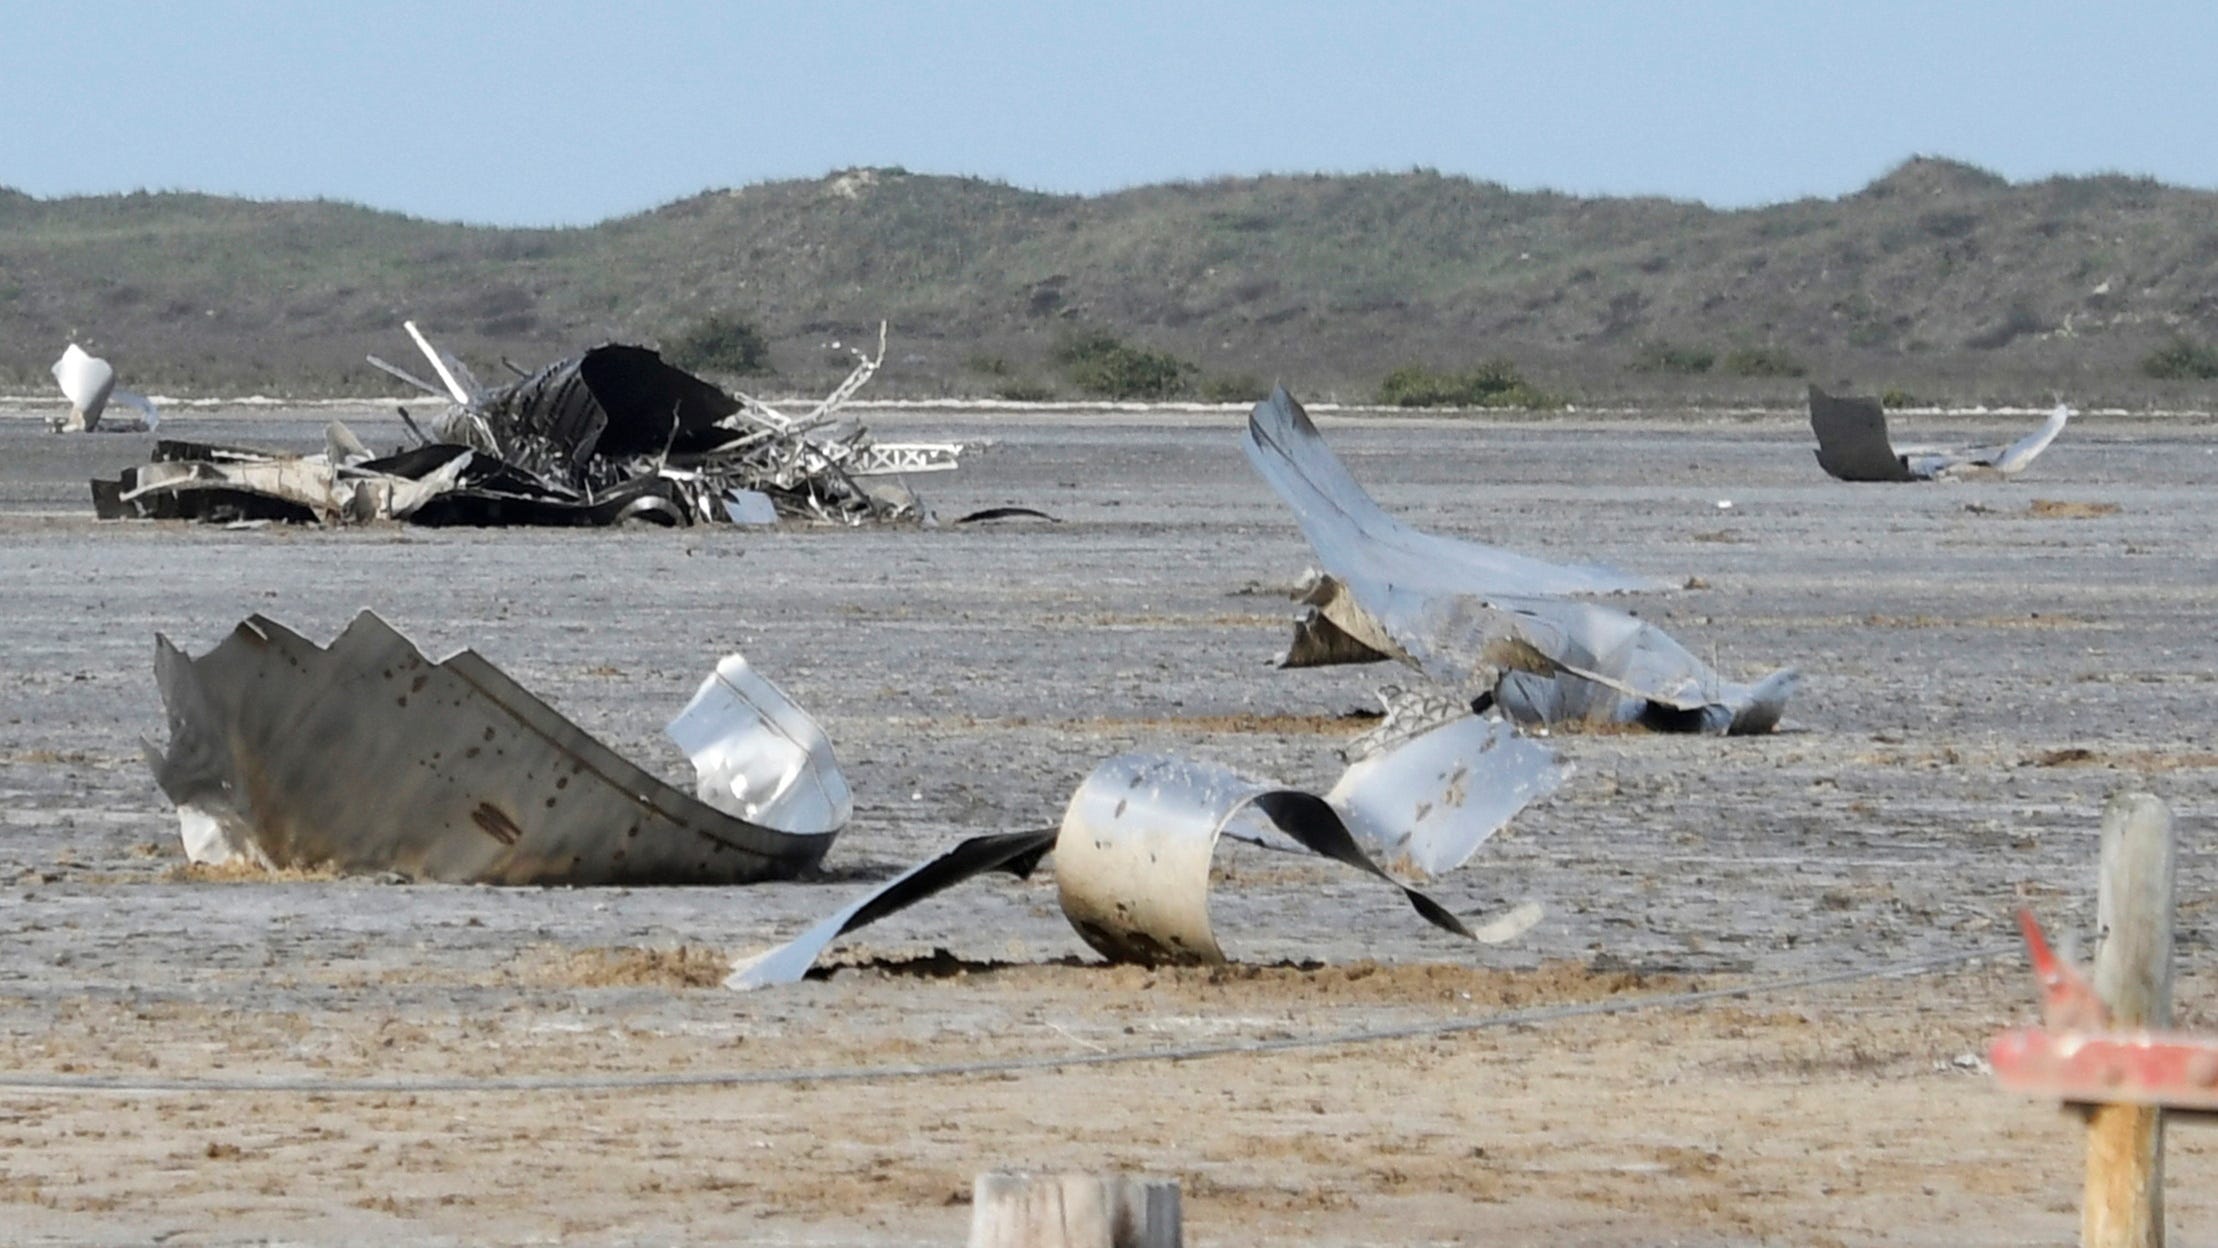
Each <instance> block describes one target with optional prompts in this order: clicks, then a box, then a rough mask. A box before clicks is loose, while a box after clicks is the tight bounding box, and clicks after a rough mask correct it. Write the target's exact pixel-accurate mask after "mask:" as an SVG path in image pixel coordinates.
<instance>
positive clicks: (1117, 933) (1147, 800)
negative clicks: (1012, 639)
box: [725, 714, 1568, 989]
mask: <svg viewBox="0 0 2218 1248" xmlns="http://www.w3.org/2000/svg"><path fill="white" fill-rule="evenodd" d="M1566 774H1568V769H1567V768H1565V767H1563V766H1562V765H1560V764H1558V763H1557V761H1556V759H1555V756H1554V754H1553V752H1552V751H1549V750H1548V749H1547V748H1546V747H1545V746H1541V745H1539V744H1538V743H1535V742H1531V741H1526V740H1523V739H1522V738H1518V737H1516V736H1515V734H1514V733H1512V732H1511V731H1510V730H1509V728H1508V726H1507V725H1506V724H1503V723H1502V722H1501V721H1500V720H1496V719H1480V718H1477V717H1473V716H1470V715H1468V714H1466V715H1464V716H1463V717H1462V718H1460V719H1458V720H1456V721H1453V722H1451V723H1448V724H1446V725H1442V726H1440V727H1437V728H1434V729H1432V730H1430V731H1427V732H1424V733H1420V734H1418V735H1417V736H1415V737H1412V738H1410V739H1408V740H1407V741H1404V742H1403V743H1401V744H1399V745H1396V746H1393V747H1390V748H1388V749H1385V750H1383V751H1381V752H1379V753H1376V754H1374V755H1372V756H1371V757H1369V758H1367V759H1364V760H1362V761H1360V762H1358V763H1357V764H1356V765H1355V766H1353V767H1351V768H1350V769H1349V770H1348V772H1347V773H1346V774H1345V775H1343V776H1342V778H1341V781H1340V783H1338V784H1336V785H1335V786H1334V787H1333V789H1332V791H1331V792H1330V793H1328V794H1327V795H1325V796H1323V797H1319V796H1317V795H1316V794H1313V793H1308V792H1305V791H1303V790H1300V789H1290V788H1284V787H1281V786H1277V785H1272V784H1267V783H1263V782H1260V781H1257V780H1253V779H1250V778H1248V777H1245V776H1242V775H1240V774H1238V773H1236V772H1233V771H1230V770H1228V769H1226V768H1223V767H1220V766H1217V765H1215V764H1212V763H1206V762H1196V761H1193V760H1190V759H1185V758H1179V757H1174V756H1171V755H1166V754H1125V755H1120V756H1118V757H1116V758H1112V759H1110V760H1108V761H1107V762H1104V763H1102V764H1101V765H1100V766H1098V767H1096V768H1095V769H1094V771H1093V772H1092V773H1091V774H1089V775H1088V776H1087V777H1086V779H1085V781H1084V782H1083V783H1081V784H1080V785H1079V787H1078V791H1077V792H1076V793H1074V794H1073V795H1072V797H1071V800H1070V804H1069V806H1068V807H1067V808H1066V809H1065V810H1064V813H1063V821H1062V824H1061V826H1060V827H1059V828H1054V829H1046V830H1042V831H1037V832H1021V833H1001V834H996V835H993V836H983V837H972V838H970V839H968V840H965V841H962V842H960V843H958V844H957V845H956V846H954V847H953V848H952V849H950V850H948V851H946V852H945V853H943V854H941V855H939V856H937V857H934V858H932V859H929V860H927V861H926V862H923V863H920V864H918V865H917V866H915V867H912V868H910V869H909V870H908V871H905V872H903V873H902V874H901V875H899V876H897V877H895V878H894V879H893V880H891V881H888V882H887V883H885V884H883V885H880V886H879V887H878V888H875V889H872V890H870V891H868V892H866V893H864V894H863V895H861V896H860V897H857V898H856V899H855V900H853V901H851V902H850V903H848V904H847V905H846V906H844V907H842V908H840V909H839V910H838V911H835V912H834V913H833V914H831V915H829V916H827V917H826V918H824V919H823V920H821V921H819V922H818V923H816V924H815V925H813V926H811V927H810V928H809V929H808V930H807V931H805V932H803V933H802V934H801V935H799V936H797V937H795V938H794V939H793V940H791V941H789V942H787V943H786V944H784V945H781V946H779V947H777V948H775V949H772V950H770V951H768V952H766V953H763V954H759V955H756V956H754V957H751V958H747V959H743V960H741V961H740V962H738V963H736V964H735V965H734V967H733V972H732V975H731V977H730V978H729V979H727V980H726V981H725V983H726V986H728V987H731V988H739V989H746V988H761V987H767V986H771V985H776V984H785V983H792V982H794V981H796V980H799V979H800V978H801V977H802V976H804V975H805V974H807V972H808V970H809V968H810V967H811V966H812V965H814V964H815V962H816V960H817V958H818V957H819V956H821V955H822V954H823V952H824V950H825V949H827V948H829V947H830V945H831V944H832V942H833V941H835V940H837V939H838V938H839V937H840V936H842V935H844V934H845V933H847V932H850V931H853V930H855V929H856V928H859V927H862V926H864V925H865V924H868V923H871V922H874V921H876V920H878V919H880V918H883V917H885V916H886V915H889V914H892V913H895V912H896V911H899V910H901V909H903V908H905V907H907V906H909V905H913V904H915V903H916V902H918V901H922V900H924V899H925V898H927V897H930V896H932V895H933V894H935V893H938V892H940V891H942V890H944V889H946V888H949V887H952V886H954V885H956V884H959V883H961V882H963V881H964V880H967V879H970V878H972V877H973V876H976V875H979V874H983V873H985V872H988V871H994V870H1008V871H1014V872H1015V873H1017V874H1019V875H1026V874H1029V873H1030V871H1031V870H1032V867H1033V866H1034V865H1035V864H1036V863H1037V862H1038V861H1039V860H1040V858H1041V857H1042V856H1043V855H1045V854H1047V853H1048V852H1050V851H1052V852H1053V853H1054V855H1055V882H1056V891H1057V895H1058V898H1059V901H1060V904H1061V906H1062V910H1063V915H1064V917H1065V918H1066V919H1068V920H1069V922H1070V924H1071V926H1072V928H1073V929H1075V930H1076V931H1077V932H1078V934H1079V936H1080V937H1081V938H1082V939H1083V940H1085V942H1086V943H1087V944H1089V945H1091V946H1093V948H1094V949H1096V950H1097V951H1099V952H1100V953H1101V954H1103V955H1104V956H1105V957H1108V958H1109V959H1111V960H1112V961H1120V962H1140V963H1146V964H1158V963H1179V962H1192V963H1214V962H1223V961H1226V960H1227V958H1226V954H1225V952H1224V948H1223V946H1222V945H1221V944H1220V943H1219V941H1218V939H1217V935H1216V932H1215V930H1214V928H1213V926H1212V925H1211V923H1210V919H1209V885H1210V874H1211V873H1210V867H1211V864H1212V862H1213V861H1214V859H1215V857H1216V850H1217V845H1218V843H1219V841H1220V840H1221V839H1223V838H1224V837H1227V836H1230V837H1233V838H1235V839H1240V840H1248V841H1253V842H1256V843H1258V844H1262V845H1265V846H1267V847H1273V848H1286V847H1288V846H1289V844H1290V845H1291V846H1292V847H1295V848H1297V849H1298V850H1300V851H1305V852H1308V853H1314V854H1318V855H1321V856H1323V857H1326V858H1330V859H1332V860H1334V861H1336V862H1340V863H1343V864H1345V865H1347V866H1350V867H1353V868H1355V869H1356V870H1358V871H1362V872H1364V873H1366V874H1368V875H1370V876H1373V877H1374V878H1376V879H1378V880H1380V881H1381V882H1382V883H1384V884H1385V885H1387V886H1389V887H1392V888H1395V889H1398V890H1400V891H1401V892H1402V894H1403V896H1404V897H1405V898H1406V899H1407V900H1408V902H1409V904H1410V907H1411V908H1412V909H1414V910H1415V911H1417V913H1418V914H1419V915H1420V916H1421V917H1423V918H1424V919H1425V921H1426V922H1428V923H1431V924H1432V925H1434V926H1435V927H1438V928H1440V929H1442V930H1444V931H1447V932H1451V933H1454V934H1455V935H1458V936H1462V937H1464V938H1466V939H1469V940H1476V941H1482V942H1486V943H1490V944H1499V943H1503V942H1506V941H1510V940H1514V939H1516V938H1517V937H1518V936H1520V935H1522V934H1523V933H1524V932H1526V931H1527V930H1529V929H1530V928H1531V927H1532V925H1533V924H1534V923H1536V922H1538V921H1539V919H1540V907H1539V906H1538V905H1537V904H1535V903H1530V902H1528V903H1524V904H1521V905H1519V906H1517V907H1514V908H1513V909H1511V910H1510V911H1509V912H1508V913H1506V914H1504V915H1501V916H1499V917H1497V918H1495V919H1493V920H1492V921H1490V922H1487V923H1484V924H1482V925H1479V926H1477V927H1473V926H1470V925H1468V924H1466V923H1465V922H1464V921H1463V920H1462V919H1461V918H1459V917H1457V916H1456V915H1455V914H1454V913H1452V912H1451V911H1449V910H1448V909H1447V908H1446V907H1445V906H1442V905H1441V904H1440V903H1439V902H1437V901H1435V900H1434V899H1433V898H1431V897H1430V896H1428V895H1426V894H1425V893H1423V892H1421V891H1419V890H1417V889H1416V888H1413V887H1411V886H1409V885H1407V884H1405V883H1403V882H1402V881H1401V880H1400V879H1398V878H1396V876H1395V875H1394V874H1392V873H1391V872H1389V870H1388V869H1387V867H1386V866H1384V865H1381V860H1382V859H1386V860H1388V861H1389V863H1390V864H1392V865H1397V866H1400V867H1403V868H1405V869H1416V868H1422V867H1426V866H1427V865H1428V864H1429V866H1430V867H1431V868H1434V869H1438V870H1446V869H1449V868H1451V867H1453V866H1455V865H1458V864H1461V863H1462V862H1463V861H1465V860H1466V859H1468V858H1469V857H1470V855H1471V854H1472V853H1473V852H1474V851H1475V850H1477V848H1478V847H1479V846H1480V845H1481V844H1483V843H1484V842H1485V841H1486V839H1487V838H1488V837H1490V836H1492V835H1493V834H1494V832H1495V831H1497V830H1498V829H1499V828H1501V827H1502V826H1503V825H1504V824H1505V823H1507V822H1508V821H1509V819H1510V817H1511V816H1513V815H1515V814H1516V813H1517V811H1518V810H1521V809H1523V808H1524V806H1525V805H1527V804H1528V803H1529V802H1531V801H1533V800H1534V799H1536V798H1538V797H1540V796H1542V795H1544V794H1546V793H1548V792H1551V791H1553V790H1554V788H1555V787H1556V786H1557V785H1558V784H1560V783H1561V782H1562V780H1563V778H1564V777H1565V775H1566Z"/></svg>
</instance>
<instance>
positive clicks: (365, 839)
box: [148, 611, 844, 885]
mask: <svg viewBox="0 0 2218 1248" xmlns="http://www.w3.org/2000/svg"><path fill="white" fill-rule="evenodd" d="M155 672H156V676H157V679H158V681H159V683H160V686H161V692H162V701H163V703H164V705H165V706H166V707H167V709H168V714H169V728H170V739H169V744H168V747H167V748H166V749H162V748H157V747H155V746H153V745H151V744H150V745H149V746H148V756H149V760H150V761H151V762H152V763H153V765H154V773H155V779H156V781H157V782H158V783H159V784H160V785H161V788H162V791H163V792H164V793H166V794H167V795H168V796H169V798H170V800H171V801H172V802H174V803H176V805H177V807H178V811H179V816H180V823H181V831H182V832H183V833H184V834H185V835H186V836H187V838H188V845H190V844H192V843H195V842H197V843H199V844H202V845H206V846H210V847H212V848H211V850H210V851H209V852H210V853H211V855H213V854H214V853H216V852H218V851H221V852H225V853H241V854H244V855H245V856H247V857H249V858H250V859H252V860H255V861H259V862H262V863H265V864H267V865H272V866H280V867H306V868H318V867H323V868H330V869H335V870H338V871H342V872H356V873H381V872H388V871H397V872H400V873H402V874H404V875H407V876H409V877H411V878H414V879H419V880H435V881H441V882H447V883H483V884H514V885H552V884H641V885H646V884H737V883H746V882H750V881H755V880H765V879H783V878H789V877H791V876H794V875H796V874H799V873H801V872H804V871H806V870H808V869H810V868H812V867H814V866H815V865H816V864H817V863H818V862H819V861H820V860H821V859H822V858H823V856H824V852H825V850H826V849H828V848H829V847H830V845H831V843H832V840H833V838H834V835H835V834H836V829H826V830H822V831H811V832H800V833H796V832H787V831H781V830H778V829H775V828H771V827H766V826H763V825H761V824H758V823H754V822H750V821H748V820H745V819H741V818H737V817H735V816H733V815H731V814H728V813H726V812H724V811H721V810H718V809H716V808H715V807H713V806H711V805H708V804H707V803H705V802H702V801H700V800H698V799H696V798H694V797H692V796H689V795H688V794H685V793H683V792H680V791H678V790H677V789H674V788H672V787H670V786H669V785H667V784H665V783H663V781H661V780H660V779H658V778H657V777H655V776H653V775H650V774H649V773H647V772H645V771H643V770H641V769H640V768H639V767H637V766H635V765H634V764H632V763H631V762H629V761H627V760H626V759H624V758H622V757H621V756H619V755H617V754H616V753H615V752H614V751H612V750H610V749H609V748H608V747H606V746H604V745H602V744H601V743H600V742H599V741H596V740H594V739H593V738H592V737H591V736H590V735H588V734H587V733H586V732H585V731H584V730H583V729H581V728H579V727H578V726H577V725H575V724H573V723H571V722H570V721H569V720H567V719H565V718H563V717H562V716H561V715H560V714H559V713H557V712H556V711H555V710H554V709H553V708H552V707H549V706H548V705H547V704H546V703H544V702H542V701H540V700H539V699H538V698H536V697H533V696H532V695H531V694H530V693H528V692H526V691H525V690H524V689H523V688H522V687H521V686H519V685H517V684H516V683H515V682H514V681H512V680H510V679H509V678H508V677H507V676H506V675H504V674H503V673H502V672H501V671H500V670H499V669H497V668H495V667H494V666H493V665H492V664H490V663H487V662H486V661H485V660H484V659H482V658H480V657H479V656H478V655H477V654H475V653H473V652H471V651H468V650H464V651H461V652H459V653H457V654H454V655H452V656H450V657H448V658H447V659H445V660H442V661H440V662H432V661H431V660H429V659H427V658H425V657H424V655H423V654H422V652H420V651H419V650H417V649H416V647H415V646H414V645H413V644H411V643H410V642H409V641H408V639H407V638H405V637H403V636H401V635H400V634H399V633H398V632H396V631H394V630H393V628H392V627H391V626H390V625H388V624H386V623H385V622H384V621H383V620H381V619H379V618H378V617H377V616H376V615H374V614H371V613H370V612H367V611H365V612H363V613H362V614H361V615H359V616H356V617H355V619H354V622H353V623H352V624H350V625H349V626H348V627H347V629H346V631H345V632H343V633H341V634H340V635H339V636H338V637H337V638H336V639H334V640H333V642H332V643H331V645H330V646H329V647H328V648H324V647H319V646H317V645H315V644H314V643H312V642H310V641H308V640H307V639H305V638H303V637H301V636H300V635H298V634H296V633H294V632H292V631H290V630H288V629H286V628H284V627H283V626H281V625H279V624H277V623H275V622H274V621H271V620H269V619H267V618H264V617H262V616H255V617H252V618H250V619H248V620H247V621H246V622H245V623H243V624H241V625H240V626H239V627H238V628H237V629H236V630H234V631H233V632H232V634H231V636H230V637H228V638H226V639H225V640H224V642H223V643H222V644H221V645H219V646H217V647H216V648H215V649H214V650H212V651H210V652H209V653H208V654H206V655H203V656H201V657H200V658H198V659H195V658H191V657H189V656H187V655H186V654H185V653H184V652H183V651H181V650H179V649H178V648H177V647H176V646H174V645H172V644H170V642H169V640H168V639H167V638H157V639H156V655H155ZM716 679H717V678H715V677H712V678H711V680H712V681H714V680H716ZM750 705H751V704H749V703H746V702H740V701H730V700H727V701H726V702H724V704H723V707H722V710H723V712H725V713H729V714H731V715H733V716H735V717H738V718H742V719H743V718H744V717H745V716H746V715H747V714H748V713H750V712H749V706H750ZM707 714H709V712H705V711H704V715H707ZM743 730H744V729H743V726H742V727H733V728H728V729H727V730H726V731H724V732H723V733H720V734H708V733H705V732H704V735H721V736H724V737H726V738H727V739H729V738H732V737H735V736H737V735H739V734H740V733H741V732H742V731H743ZM841 787H842V788H843V787H844V785H842V786H841Z"/></svg>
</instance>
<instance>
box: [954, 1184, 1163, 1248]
mask: <svg viewBox="0 0 2218 1248" xmlns="http://www.w3.org/2000/svg"><path fill="white" fill-rule="evenodd" d="M1179 1223H1180V1215H1179V1205H1178V1181H1177V1180H1175V1179H1136V1178H1133V1177H1132V1176H1131V1175H1127V1174H1021V1173H1019V1174H1011V1173H1005V1172H1003V1173H989V1174H981V1175H979V1176H978V1181H977V1183H976V1184H974V1185H973V1186H972V1188H971V1207H970V1248H1180V1246H1181V1244H1183V1243H1184V1234H1183V1232H1182V1230H1181V1228H1180V1224H1179Z"/></svg>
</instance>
